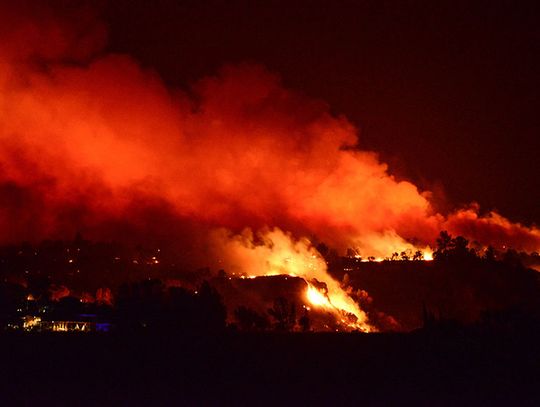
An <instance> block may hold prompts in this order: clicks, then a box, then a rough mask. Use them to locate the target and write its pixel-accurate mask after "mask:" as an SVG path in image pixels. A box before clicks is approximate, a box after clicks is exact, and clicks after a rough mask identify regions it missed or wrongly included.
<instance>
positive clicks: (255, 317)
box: [234, 306, 269, 331]
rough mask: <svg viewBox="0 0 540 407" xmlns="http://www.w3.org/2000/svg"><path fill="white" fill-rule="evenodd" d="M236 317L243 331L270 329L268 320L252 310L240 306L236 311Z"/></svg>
mask: <svg viewBox="0 0 540 407" xmlns="http://www.w3.org/2000/svg"><path fill="white" fill-rule="evenodd" d="M234 316H235V319H236V321H237V322H238V325H239V327H240V329H242V330H243V331H262V330H265V329H267V328H268V325H269V323H268V319H267V318H266V317H265V316H264V315H260V314H258V313H257V312H256V311H254V310H253V309H251V308H247V307H244V306H240V307H238V308H237V309H235V310H234Z"/></svg>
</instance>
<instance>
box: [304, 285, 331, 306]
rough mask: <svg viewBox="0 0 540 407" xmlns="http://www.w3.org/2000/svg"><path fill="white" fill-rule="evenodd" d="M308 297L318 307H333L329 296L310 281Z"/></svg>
mask: <svg viewBox="0 0 540 407" xmlns="http://www.w3.org/2000/svg"><path fill="white" fill-rule="evenodd" d="M306 297H307V299H308V301H309V302H310V303H311V304H312V305H314V306H316V307H328V308H330V307H332V304H330V301H328V298H327V297H326V296H325V295H324V294H322V293H321V292H320V291H319V290H317V289H316V288H315V287H313V286H312V285H311V284H309V283H308V288H307V291H306Z"/></svg>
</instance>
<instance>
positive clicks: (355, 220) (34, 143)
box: [0, 9, 540, 330]
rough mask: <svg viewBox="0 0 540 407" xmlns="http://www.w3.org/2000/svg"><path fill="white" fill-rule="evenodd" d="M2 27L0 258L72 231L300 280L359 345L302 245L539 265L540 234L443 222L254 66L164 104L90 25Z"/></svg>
mask: <svg viewBox="0 0 540 407" xmlns="http://www.w3.org/2000/svg"><path fill="white" fill-rule="evenodd" d="M1 15H2V17H1V20H2V21H1V22H2V31H1V33H0V35H1V41H0V44H1V45H0V154H1V156H2V164H1V166H0V241H1V242H2V243H9V242H16V241H22V240H29V241H37V240H40V239H44V238H66V237H71V236H73V235H75V233H76V232H79V231H81V232H82V233H83V234H84V235H85V236H88V237H90V238H92V239H99V240H110V239H116V240H120V241H130V242H137V241H149V242H151V243H152V244H154V243H159V244H164V245H168V246H172V247H175V248H176V249H177V251H178V253H180V254H179V257H182V261H183V262H185V263H186V264H189V265H191V266H205V265H208V264H209V263H211V264H212V265H213V266H214V267H215V268H216V270H217V269H218V268H224V269H226V270H227V271H235V272H241V273H245V274H246V275H247V276H268V275H276V274H286V275H289V276H295V277H300V278H302V279H303V280H304V281H305V282H306V284H307V288H306V290H307V291H306V293H307V295H309V297H308V298H309V300H310V302H311V303H312V304H314V305H318V306H319V307H323V308H327V309H328V310H330V311H331V312H333V313H335V314H336V316H337V317H338V318H340V319H341V318H343V319H344V320H345V321H348V322H347V324H350V325H351V326H352V327H355V328H359V329H362V330H370V329H371V328H370V325H369V322H368V321H367V318H366V315H365V313H364V312H363V311H362V310H361V309H360V307H359V306H358V304H356V303H355V301H353V300H352V299H351V298H350V297H349V296H348V294H347V293H346V292H345V288H344V287H341V285H340V284H339V283H338V282H336V281H335V280H334V279H333V278H332V277H330V276H329V275H328V273H327V270H326V264H325V262H324V261H323V260H322V257H321V256H320V254H319V253H318V252H317V251H316V250H315V249H314V248H313V246H312V243H310V242H325V243H326V244H328V245H329V246H331V247H332V248H333V249H336V250H338V251H341V252H343V251H344V250H345V249H346V248H349V247H351V248H355V250H357V251H358V252H359V253H361V254H362V255H363V256H364V257H367V256H375V257H384V256H388V255H389V254H390V253H393V252H398V253H399V252H406V251H410V252H414V251H417V250H422V251H424V252H426V253H429V252H430V248H429V246H433V244H434V241H435V239H436V236H437V234H438V232H439V231H440V230H448V231H449V232H451V233H453V234H461V235H464V236H466V237H468V238H470V239H472V240H474V241H475V242H476V244H477V245H478V246H479V247H485V246H487V245H492V246H494V247H496V248H503V247H513V248H515V249H519V250H525V251H529V252H532V251H537V250H540V231H539V230H538V229H537V228H536V227H526V226H523V225H520V224H516V223H512V222H511V221H509V220H508V219H506V218H504V217H503V216H502V215H499V214H497V213H490V214H488V215H485V216H484V215H481V214H480V210H479V208H478V206H476V205H471V206H470V207H468V208H466V209H462V210H458V211H456V212H453V213H449V214H444V213H440V212H439V211H438V210H437V208H436V207H435V206H434V204H433V203H432V201H431V194H430V192H429V191H420V190H419V189H418V188H417V187H416V186H415V185H414V184H412V183H411V182H408V181H403V180H398V179H396V178H395V177H394V176H393V175H392V174H391V173H390V172H389V169H388V167H387V165H386V164H384V163H382V162H381V161H380V160H379V159H378V156H377V154H376V153H375V152H372V151H364V150H363V149H362V148H361V147H360V144H359V140H358V134H357V129H356V128H355V127H354V126H353V125H352V124H351V123H350V122H349V121H348V120H347V119H346V118H344V117H341V116H335V115H332V114H331V113H330V112H329V108H328V106H326V105H325V104H324V103H323V102H320V101H316V100H315V101H314V100H311V99H309V98H308V97H306V96H304V95H302V94H300V93H298V92H295V91H293V90H290V89H287V88H285V87H284V86H283V85H282V83H281V81H280V79H279V77H278V76H277V75H276V74H274V73H271V72H268V71H267V70H266V69H265V68H263V67H261V66H257V65H240V66H226V67H224V68H223V69H221V70H220V71H219V72H218V74H217V75H216V76H213V77H206V78H203V79H201V80H200V81H198V82H197V83H196V84H194V86H193V87H192V88H191V89H189V90H179V89H168V88H167V87H166V86H165V85H164V83H163V82H162V81H161V80H160V78H159V76H158V75H157V74H156V73H155V72H154V71H152V70H149V69H146V68H143V67H141V66H139V65H138V64H137V62H136V61H135V60H133V59H132V58H131V57H129V56H126V55H108V54H107V53H106V52H104V51H103V44H104V38H105V34H104V29H103V25H102V24H101V23H100V22H99V21H96V20H95V19H94V18H93V17H92V16H91V15H90V14H88V13H87V12H83V13H81V12H77V13H76V15H69V16H67V17H66V16H62V17H59V16H57V15H55V14H52V13H48V12H45V11H43V10H40V11H39V18H37V17H36V15H35V14H33V13H32V12H24V13H22V12H20V11H19V10H15V11H14V10H13V9H5V10H2V13H1ZM317 282H321V283H324V284H325V287H326V288H325V289H324V290H320V289H319V288H317V285H316V284H317ZM349 318H350V320H349Z"/></svg>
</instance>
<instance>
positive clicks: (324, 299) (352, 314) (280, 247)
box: [213, 228, 373, 332]
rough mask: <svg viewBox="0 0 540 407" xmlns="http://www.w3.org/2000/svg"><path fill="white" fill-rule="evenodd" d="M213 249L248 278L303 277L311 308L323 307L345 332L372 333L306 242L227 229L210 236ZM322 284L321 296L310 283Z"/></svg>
mask: <svg viewBox="0 0 540 407" xmlns="http://www.w3.org/2000/svg"><path fill="white" fill-rule="evenodd" d="M213 240H214V250H215V251H217V252H218V253H217V254H218V255H217V256H216V258H220V259H222V260H221V263H220V265H219V266H220V267H223V265H225V266H226V267H227V268H228V270H231V271H232V272H233V273H238V274H246V275H248V276H249V277H255V276H275V275H288V276H293V277H300V278H303V279H304V280H305V281H306V283H307V285H308V288H307V293H306V295H307V299H308V301H309V302H310V303H311V304H312V305H313V306H324V307H325V308H328V309H330V310H331V311H332V313H334V314H335V315H336V320H338V321H342V323H344V324H345V325H346V326H347V327H348V328H349V329H358V330H362V331H365V332H369V331H372V330H373V327H372V326H371V325H370V324H369V322H368V318H367V315H366V313H365V312H364V311H362V310H361V309H360V307H359V306H358V304H356V303H355V302H354V300H353V299H352V298H351V297H349V295H348V294H347V293H346V292H345V290H344V289H343V288H342V287H341V285H340V284H339V283H338V282H337V281H336V280H334V279H333V278H332V276H330V275H329V274H328V271H327V267H326V262H325V261H324V259H323V258H322V256H321V255H320V254H319V252H317V250H315V248H314V247H313V246H312V245H311V242H310V241H309V240H308V239H300V240H294V239H293V238H292V237H291V235H290V234H287V233H285V232H283V231H281V230H280V229H278V228H274V229H272V230H266V231H261V232H259V233H258V234H257V235H256V236H254V235H253V232H252V231H251V230H249V229H246V230H245V231H244V232H243V233H242V234H241V235H231V234H230V232H228V231H227V230H221V231H219V232H216V233H214V237H213ZM315 280H316V281H318V282H320V283H324V284H325V285H326V293H325V294H323V293H321V292H320V291H319V290H318V289H317V288H316V287H315V286H314V285H313V284H311V283H310V282H311V281H315Z"/></svg>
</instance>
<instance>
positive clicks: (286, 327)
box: [268, 297, 296, 331]
mask: <svg viewBox="0 0 540 407" xmlns="http://www.w3.org/2000/svg"><path fill="white" fill-rule="evenodd" d="M268 314H270V315H271V316H272V317H273V318H274V319H275V328H276V330H278V331H292V330H293V329H294V326H295V325H296V305H295V303H294V302H291V303H289V301H288V300H287V299H286V298H284V297H279V298H277V299H276V300H275V301H274V306H273V308H270V309H269V310H268Z"/></svg>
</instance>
